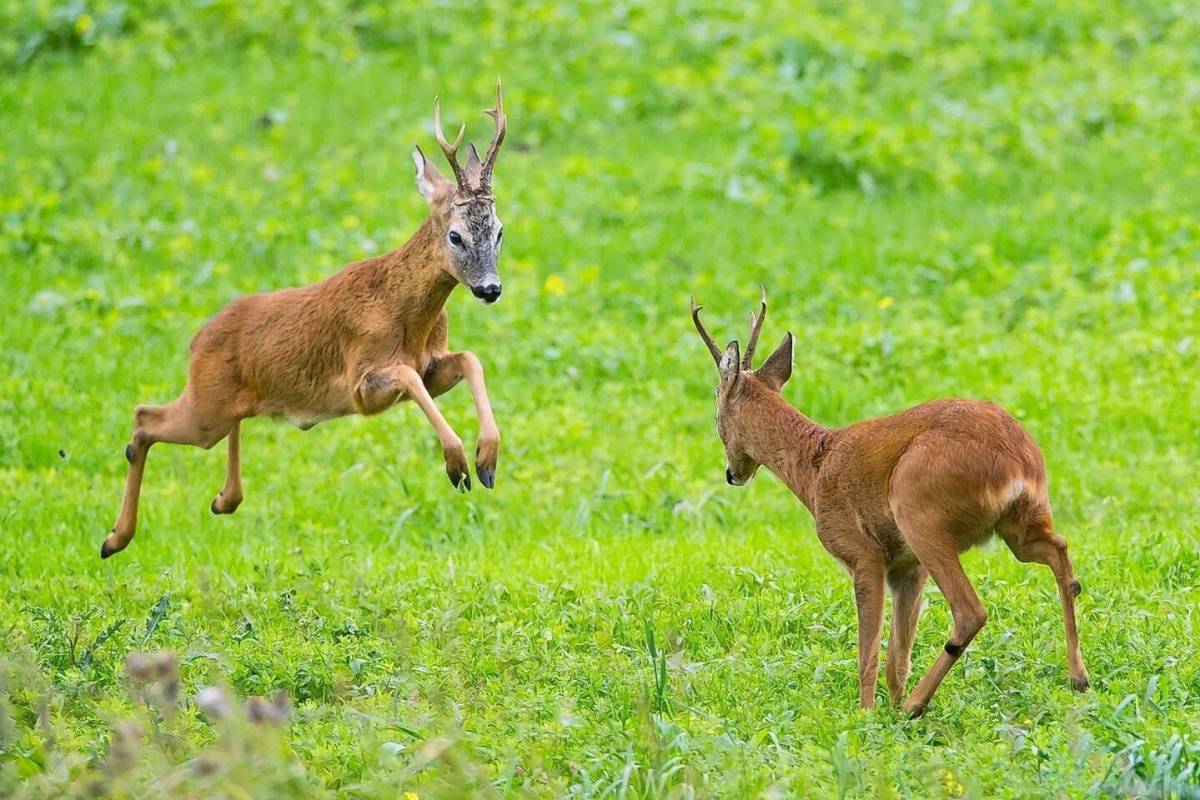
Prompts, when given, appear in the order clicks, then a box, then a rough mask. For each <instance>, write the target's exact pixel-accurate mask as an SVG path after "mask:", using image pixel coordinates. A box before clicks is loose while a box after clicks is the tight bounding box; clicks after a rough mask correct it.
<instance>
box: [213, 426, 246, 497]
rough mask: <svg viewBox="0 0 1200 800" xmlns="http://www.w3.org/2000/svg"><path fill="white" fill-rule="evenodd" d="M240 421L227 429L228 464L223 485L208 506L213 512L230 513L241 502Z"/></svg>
mask: <svg viewBox="0 0 1200 800" xmlns="http://www.w3.org/2000/svg"><path fill="white" fill-rule="evenodd" d="M241 431H242V424H241V422H235V423H233V428H231V429H230V431H229V464H228V466H227V467H226V472H225V485H224V486H223V487H221V492H220V494H218V495H217V496H216V497H214V498H213V501H212V505H211V506H210V507H209V508H210V509H211V510H212V513H214V514H232V513H233V512H234V511H237V508H238V506H240V505H241V504H242V458H241Z"/></svg>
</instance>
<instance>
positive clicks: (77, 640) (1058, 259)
mask: <svg viewBox="0 0 1200 800" xmlns="http://www.w3.org/2000/svg"><path fill="white" fill-rule="evenodd" d="M407 5H408V4H385V3H376V2H370V0H363V1H362V2H348V3H343V2H341V0H321V1H320V2H317V3H312V4H309V3H302V2H299V1H298V0H266V1H265V2H263V3H259V4H242V3H236V2H233V1H232V0H212V1H211V2H207V3H196V4H170V3H165V2H157V1H155V0H130V1H129V2H125V3H119V2H113V0H76V1H75V2H70V3H63V4H56V3H51V2H47V1H46V0H33V1H32V2H30V3H24V4H22V3H16V4H5V5H4V6H3V7H2V8H0V281H2V282H0V288H2V289H3V291H2V292H0V320H2V321H0V545H2V547H3V549H2V555H0V650H2V653H0V664H2V666H0V796H4V797H15V798H59V797H75V796H80V797H82V796H96V795H100V796H112V797H221V798H247V797H254V798H260V797H263V798H265V797H293V796H295V797H316V798H325V797H347V798H392V797H399V796H403V797H404V798H405V799H406V800H414V798H421V799H424V798H458V797H466V796H478V797H524V796H535V797H565V796H569V797H581V798H583V797H587V798H668V797H670V798H687V797H772V798H774V797H793V796H796V797H859V796H864V797H897V798H926V797H955V798H957V797H973V798H982V797H989V798H991V797H1081V796H1117V797H1125V796H1139V797H1142V796H1144V797H1172V798H1186V797H1200V646H1198V645H1197V638H1198V636H1200V610H1198V609H1200V488H1198V487H1200V484H1198V483H1197V480H1196V465H1197V463H1198V461H1200V392H1198V390H1197V378H1196V376H1197V374H1198V366H1200V364H1198V354H1200V324H1198V323H1200V216H1198V212H1200V194H1198V193H1197V191H1196V187H1197V186H1200V48H1197V47H1196V42H1197V41H1200V10H1198V7H1197V6H1195V5H1194V4H1188V3H1174V4H1172V3H1159V2H1139V1H1138V0H1128V1H1127V2H1114V3H1104V4H1092V3H1085V2H1079V1H1077V0H1016V1H1015V2H1000V1H999V0H995V1H994V2H973V3H969V2H934V3H922V4H915V3H898V4H874V3H858V2H850V3H836V4H835V3H828V2H822V1H821V0H814V1H812V2H808V1H806V2H800V3H789V4H778V5H776V4H763V5H761V6H758V7H755V8H749V7H747V8H738V7H736V4H734V5H728V4H723V3H714V2H707V0H695V1H694V2H681V3H677V4H670V5H668V4H659V3H652V2H643V1H642V0H632V2H624V3H608V2H598V1H597V2H583V3H560V2H554V1H552V0H533V2H521V3H512V4H510V3H503V2H493V1H491V0H489V2H485V3H482V4H477V3H468V2H465V0H443V1H442V2H438V3H436V4H430V5H427V6H425V7H421V8H408V7H405V6H407ZM497 75H501V76H502V77H503V79H504V85H505V102H506V108H507V111H508V118H509V138H508V141H507V143H506V145H505V149H504V150H503V151H502V152H501V154H500V158H499V161H498V164H497V167H496V195H497V203H498V212H499V215H500V217H501V218H502V219H503V220H504V223H505V251H504V253H503V255H502V257H501V261H500V274H501V276H502V277H503V279H504V286H505V292H504V296H503V298H502V299H501V300H500V302H499V303H498V304H496V305H495V306H490V307H485V306H483V305H482V304H480V303H478V302H477V301H475V300H474V299H473V298H471V297H470V295H469V293H468V292H466V291H465V290H463V289H461V288H460V289H458V290H456V292H455V293H454V295H452V297H451V299H450V301H449V303H448V305H447V310H448V313H449V315H450V333H451V345H452V347H454V348H455V349H470V350H473V351H475V352H476V353H478V354H479V356H480V358H481V359H482V361H483V363H484V366H485V369H486V370H487V374H488V384H489V389H490V392H491V396H492V401H493V404H494V407H495V409H496V416H497V419H498V422H499V424H500V428H501V431H502V434H503V436H504V440H503V445H502V449H501V454H500V462H499V470H498V474H497V478H496V487H495V489H494V490H493V491H490V492H489V491H486V490H484V489H482V488H480V487H479V486H478V483H477V484H476V488H475V490H474V491H472V492H470V493H466V494H460V493H456V492H455V491H454V490H453V489H452V487H451V486H450V484H449V483H448V482H447V480H446V476H445V473H444V470H443V465H442V462H441V452H440V448H439V446H438V443H437V440H436V437H435V436H434V435H433V433H432V431H431V430H430V428H429V426H428V424H427V423H426V421H425V420H424V418H423V417H422V416H421V414H420V412H419V411H418V410H417V409H416V408H414V407H413V406H411V404H406V405H403V406H400V407H397V408H396V409H394V410H392V411H389V412H388V413H386V414H384V415H381V416H377V417H373V418H369V419H364V418H346V419H341V420H335V421H331V422H327V423H324V424H322V425H319V426H317V427H316V428H314V429H313V430H310V431H307V432H301V431H299V430H297V429H296V428H294V427H290V426H288V425H286V424H284V423H282V422H275V421H271V420H252V421H249V422H248V423H246V424H245V425H244V426H243V432H242V448H243V461H244V480H245V485H246V499H245V502H244V503H243V505H242V507H241V508H240V509H239V510H238V512H237V513H236V514H234V515H232V516H230V517H216V516H213V515H212V514H210V513H209V502H210V500H211V499H212V497H213V496H214V495H215V493H216V491H217V490H218V489H219V488H220V486H221V483H222V480H223V476H224V469H225V455H224V448H223V446H218V447H217V448H216V449H214V450H213V451H210V452H205V451H202V450H198V449H195V448H182V447H170V446H161V447H158V448H155V449H154V451H153V452H152V455H151V456H150V458H149V464H148V467H147V473H146V482H145V486H144V489H143V495H142V511H141V523H140V531H139V534H138V536H137V538H135V539H134V541H133V543H132V544H131V545H130V547H129V549H128V550H127V551H125V552H123V553H121V554H119V555H117V556H115V557H113V558H112V559H109V560H107V561H101V560H100V558H99V556H98V551H99V546H100V542H101V540H102V538H103V536H104V535H105V533H107V531H108V530H109V528H110V527H111V525H112V523H113V520H114V518H115V515H116V513H117V510H118V504H119V501H120V493H121V487H122V483H123V480H124V474H125V466H126V465H125V461H124V459H123V457H122V452H123V449H124V447H125V443H126V442H127V441H128V437H129V432H130V429H131V425H132V411H133V408H134V406H135V405H137V404H138V403H146V402H154V403H160V402H165V401H167V400H170V399H172V398H173V397H175V396H176V395H177V394H178V392H179V390H180V389H181V388H182V386H183V383H184V378H185V375H186V363H187V358H186V357H187V344H188V341H189V340H190V338H191V336H192V334H193V333H194V332H195V331H196V330H197V328H198V327H199V326H200V325H201V324H203V322H204V321H205V320H207V319H208V318H209V317H211V316H212V315H213V314H214V313H215V312H216V311H217V310H218V309H220V308H221V307H222V306H223V305H224V304H225V303H227V302H228V301H230V300H231V299H233V298H235V297H237V296H239V295H243V294H246V293H251V292H258V291H266V290H271V289H276V288H282V287H285V286H292V285H299V284H304V283H310V282H315V281H317V280H320V279H322V278H324V277H325V276H327V275H329V274H331V273H332V272H334V271H336V270H337V269H338V268H340V267H341V266H342V265H343V264H345V263H347V262H349V261H353V260H356V259H360V258H365V257H367V256H371V255H375V254H378V253H381V252H384V251H386V250H389V249H392V248H395V247H399V246H400V245H401V244H402V243H403V242H404V240H405V239H406V237H407V236H408V235H409V234H410V233H411V232H412V231H413V230H415V229H416V228H417V226H418V225H419V224H420V222H421V220H422V219H423V217H424V214H425V205H424V202H423V201H422V199H421V198H420V196H419V195H418V193H417V191H416V188H415V186H414V182H413V174H412V162H411V160H410V158H409V152H410V151H411V149H412V146H413V145H414V144H419V145H420V146H421V147H422V148H423V149H424V150H425V152H426V153H432V154H436V153H437V148H436V146H435V143H434V140H433V137H432V101H433V96H434V95H435V94H440V96H441V99H442V103H443V113H444V115H445V117H446V120H447V128H449V127H450V125H451V124H452V125H454V126H455V127H457V125H458V123H459V122H460V121H465V122H467V124H468V138H470V139H472V140H474V141H476V142H479V143H486V141H487V138H488V136H490V132H491V122H490V120H488V119H487V118H486V117H484V116H483V115H482V114H480V113H478V110H479V109H481V108H483V107H485V106H486V105H487V104H489V103H490V102H491V99H492V94H491V92H492V87H493V85H494V81H495V78H496V76H497ZM438 160H439V164H440V163H441V162H440V157H439V159H438ZM760 283H762V284H764V285H765V286H766V287H767V289H768V291H769V293H770V299H771V311H770V313H769V315H768V318H767V322H766V326H765V329H764V332H763V345H762V348H763V351H764V352H768V348H771V347H773V346H774V344H775V343H776V342H778V341H779V339H780V337H782V336H783V334H784V332H785V331H788V330H790V331H792V332H793V333H794V334H795V336H796V359H795V371H794V376H793V378H792V381H791V382H790V383H789V384H788V386H787V388H786V389H785V392H784V394H785V396H786V397H787V398H788V399H789V400H790V401H791V402H792V403H793V404H795V405H797V406H798V407H799V408H801V409H802V410H804V411H805V412H806V413H807V414H809V415H810V416H812V417H813V418H815V419H817V420H819V421H821V422H823V423H825V424H828V425H844V424H848V423H850V422H853V421H855V420H858V419H861V418H864V417H868V416H873V415H879V414H884V413H889V412H891V411H895V410H899V409H901V408H905V407H907V406H910V405H913V404H916V403H918V402H921V401H923V400H927V399H932V398H936V397H942V396H968V397H981V398H987V399H991V400H995V401H997V402H999V403H1001V404H1003V405H1005V406H1006V407H1007V408H1008V409H1010V410H1011V411H1012V413H1013V414H1014V415H1015V416H1016V417H1017V418H1018V419H1020V420H1021V422H1022V423H1023V424H1024V425H1025V426H1026V427H1027V428H1028V429H1029V430H1030V432H1031V433H1032V434H1033V436H1034V438H1035V439H1036V440H1037V441H1038V442H1039V443H1040V444H1041V446H1042V448H1043V450H1044V451H1045V454H1046V459H1047V466H1048V471H1049V474H1050V481H1051V484H1050V486H1051V496H1052V499H1053V502H1054V504H1055V515H1056V521H1057V525H1058V528H1059V530H1060V531H1061V532H1062V533H1063V535H1065V536H1066V537H1067V538H1068V540H1069V541H1070V543H1071V547H1072V557H1073V559H1074V562H1075V566H1076V571H1077V574H1078V577H1079V579H1080V580H1081V582H1082V584H1083V587H1084V593H1083V596H1082V597H1081V598H1080V601H1079V602H1080V605H1079V614H1080V618H1079V625H1080V632H1081V641H1082V646H1083V652H1084V657H1085V659H1086V661H1087V665H1088V669H1089V671H1090V673H1091V682H1092V690H1091V691H1090V692H1089V693H1087V694H1076V693H1074V692H1072V690H1071V689H1070V687H1069V685H1068V683H1067V675H1066V663H1065V662H1066V659H1065V655H1064V650H1063V633H1062V625H1061V620H1060V617H1059V606H1058V600H1057V596H1056V593H1055V586H1054V582H1053V579H1052V576H1051V574H1050V572H1049V570H1047V569H1045V568H1044V567H1040V566H1036V565H1025V564H1020V563H1018V562H1017V561H1016V560H1015V559H1014V558H1013V557H1012V556H1011V555H1010V554H1009V552H1008V551H1007V549H1005V548H1003V547H1002V546H997V545H990V546H986V547H984V548H982V549H980V550H977V551H972V552H971V553H969V554H968V555H966V556H965V559H964V563H965V566H966V570H967V573H968V574H969V575H970V576H971V578H972V580H973V581H974V582H975V585H976V587H977V589H978V591H979V594H980V597H981V598H982V600H983V602H984V605H985V606H986V607H987V609H988V611H989V614H990V618H989V623H988V625H987V627H986V628H984V629H983V631H982V633H981V634H980V635H979V637H978V638H977V639H976V640H975V642H974V643H973V644H972V646H971V647H970V648H969V649H968V650H967V652H966V654H965V655H964V657H963V658H962V659H961V661H960V662H959V664H958V665H957V666H956V667H955V669H954V670H953V671H952V672H951V673H950V675H949V677H948V678H947V679H946V681H945V683H944V684H943V686H942V688H941V689H940V691H939V693H938V694H937V695H936V697H935V698H934V701H933V704H932V705H931V707H930V708H929V711H928V712H927V713H926V715H925V716H924V717H922V718H920V719H918V720H911V721H910V720H908V719H906V718H905V717H904V716H903V715H902V714H901V713H900V712H899V711H898V710H896V709H893V708H890V707H889V706H888V704H887V702H886V692H885V690H884V689H883V687H882V686H881V687H880V691H879V707H878V708H876V709H874V710H871V711H860V710H859V709H858V708H857V702H856V701H857V675H856V661H855V659H856V655H855V647H856V626H855V616H854V603H853V597H852V592H851V585H850V582H849V580H848V579H847V578H846V576H845V574H844V573H843V571H842V570H841V568H840V567H839V566H838V564H837V563H836V562H835V561H834V560H833V559H832V558H831V557H829V556H828V555H827V554H826V553H825V552H824V550H823V549H822V548H821V546H820V544H819V543H818V541H817V540H816V537H815V535H814V532H813V524H812V521H811V519H810V518H809V516H808V514H807V513H806V512H805V510H804V509H803V507H802V506H801V505H800V504H799V503H798V502H797V501H796V500H795V499H794V498H793V497H792V496H791V495H790V493H789V492H788V491H787V490H786V488H785V487H784V486H783V485H782V484H781V483H780V482H779V481H778V480H776V479H775V478H774V477H773V476H770V475H769V474H766V473H765V472H763V473H760V475H759V476H758V477H757V478H756V479H755V480H754V481H753V482H752V483H751V484H750V485H748V486H747V487H743V488H733V487H728V486H726V485H725V482H724V475H723V470H724V466H725V465H724V455H723V452H722V449H721V445H720V442H719V440H718V438H717V435H716V431H715V428H714V425H713V411H714V406H713V390H714V388H715V386H716V372H715V370H714V369H713V366H712V363H711V361H710V360H709V357H708V354H707V353H706V352H705V350H704V347H703V346H702V344H701V343H700V341H699V339H698V338H697V337H696V335H695V332H694V330H693V329H692V327H691V321H690V319H689V317H688V296H689V294H692V293H695V294H696V296H697V297H698V299H699V300H700V301H701V302H703V303H705V305H706V320H707V324H708V326H709V329H710V330H711V331H712V332H713V333H714V335H715V336H716V337H717V339H718V341H720V342H724V341H727V340H728V339H730V338H733V337H739V338H741V339H742V340H743V343H744V340H745V337H746V334H747V328H748V325H747V321H746V320H747V314H748V312H749V311H751V310H753V309H754V308H755V304H756V301H757V296H758V284H760ZM439 405H440V407H441V408H442V410H443V412H444V413H445V415H446V417H447V419H448V420H449V421H450V423H451V424H452V425H453V426H454V427H455V429H456V430H457V431H458V432H459V433H460V435H462V437H463V439H464V441H465V442H466V443H467V448H468V451H470V449H471V448H472V447H473V443H474V439H475V435H476V433H477V423H476V421H475V415H474V410H473V407H472V405H471V401H470V396H469V394H468V392H467V391H466V389H465V387H460V388H457V389H455V390H453V391H452V392H451V393H449V394H448V395H446V396H444V397H443V398H441V399H440V400H439ZM925 603H926V606H927V608H926V612H925V615H924V617H923V619H922V622H921V626H920V628H919V630H918V635H917V644H916V647H915V650H914V673H915V675H919V674H921V673H922V672H923V671H924V669H925V668H926V667H927V666H928V665H929V664H930V663H931V662H932V659H933V658H934V657H935V656H936V654H937V652H938V651H939V649H940V648H941V647H942V644H943V642H944V641H945V637H946V633H947V631H948V630H949V624H950V621H949V614H948V610H947V607H946V605H945V602H944V601H943V599H942V597H941V596H940V595H939V594H938V593H937V591H936V590H935V589H934V588H933V587H932V585H931V586H930V587H929V588H928V589H927V590H926V600H925ZM885 635H886V629H885ZM160 651H169V652H170V653H173V654H174V655H175V657H176V658H177V660H178V668H177V671H178V684H177V685H176V683H175V680H176V679H175V673H174V669H175V668H174V667H169V668H164V670H163V671H162V673H161V674H160V675H159V677H158V678H156V679H153V682H152V683H146V682H145V681H142V680H141V679H139V678H138V677H137V675H136V673H137V672H138V671H139V669H140V668H139V667H138V663H139V662H138V661H137V659H136V657H135V658H134V660H133V661H131V662H130V663H129V664H127V657H128V654H129V653H131V652H134V653H137V652H145V653H150V654H153V653H158V652H160ZM131 672H132V673H134V674H131ZM211 686H215V687H222V688H221V691H224V692H227V693H229V694H231V695H234V696H236V697H237V698H242V697H246V696H255V695H258V696H268V697H269V696H272V695H274V694H275V693H276V692H277V691H280V690H283V691H285V692H286V693H287V695H288V696H289V697H290V702H291V705H292V708H291V714H290V717H289V718H288V719H287V720H286V721H284V722H283V723H281V724H276V725H268V724H259V723H254V722H252V721H247V720H245V719H242V718H241V716H240V715H238V714H236V713H233V714H232V715H226V716H225V718H224V719H221V718H218V717H220V715H219V714H214V713H213V711H212V709H211V708H209V709H208V710H207V711H206V710H205V709H204V708H202V706H204V705H205V704H204V703H203V702H200V700H199V699H198V693H199V692H200V691H201V690H202V689H203V688H204V687H211ZM210 705H211V704H210Z"/></svg>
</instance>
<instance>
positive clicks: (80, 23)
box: [75, 14, 96, 36]
mask: <svg viewBox="0 0 1200 800" xmlns="http://www.w3.org/2000/svg"><path fill="white" fill-rule="evenodd" d="M95 26H96V23H95V22H93V21H92V17H91V15H90V14H80V15H79V16H78V17H77V18H76V20H75V32H76V33H78V34H79V35H80V36H83V35H84V34H85V33H87V32H88V31H90V30H91V29H92V28H94V27H95Z"/></svg>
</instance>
